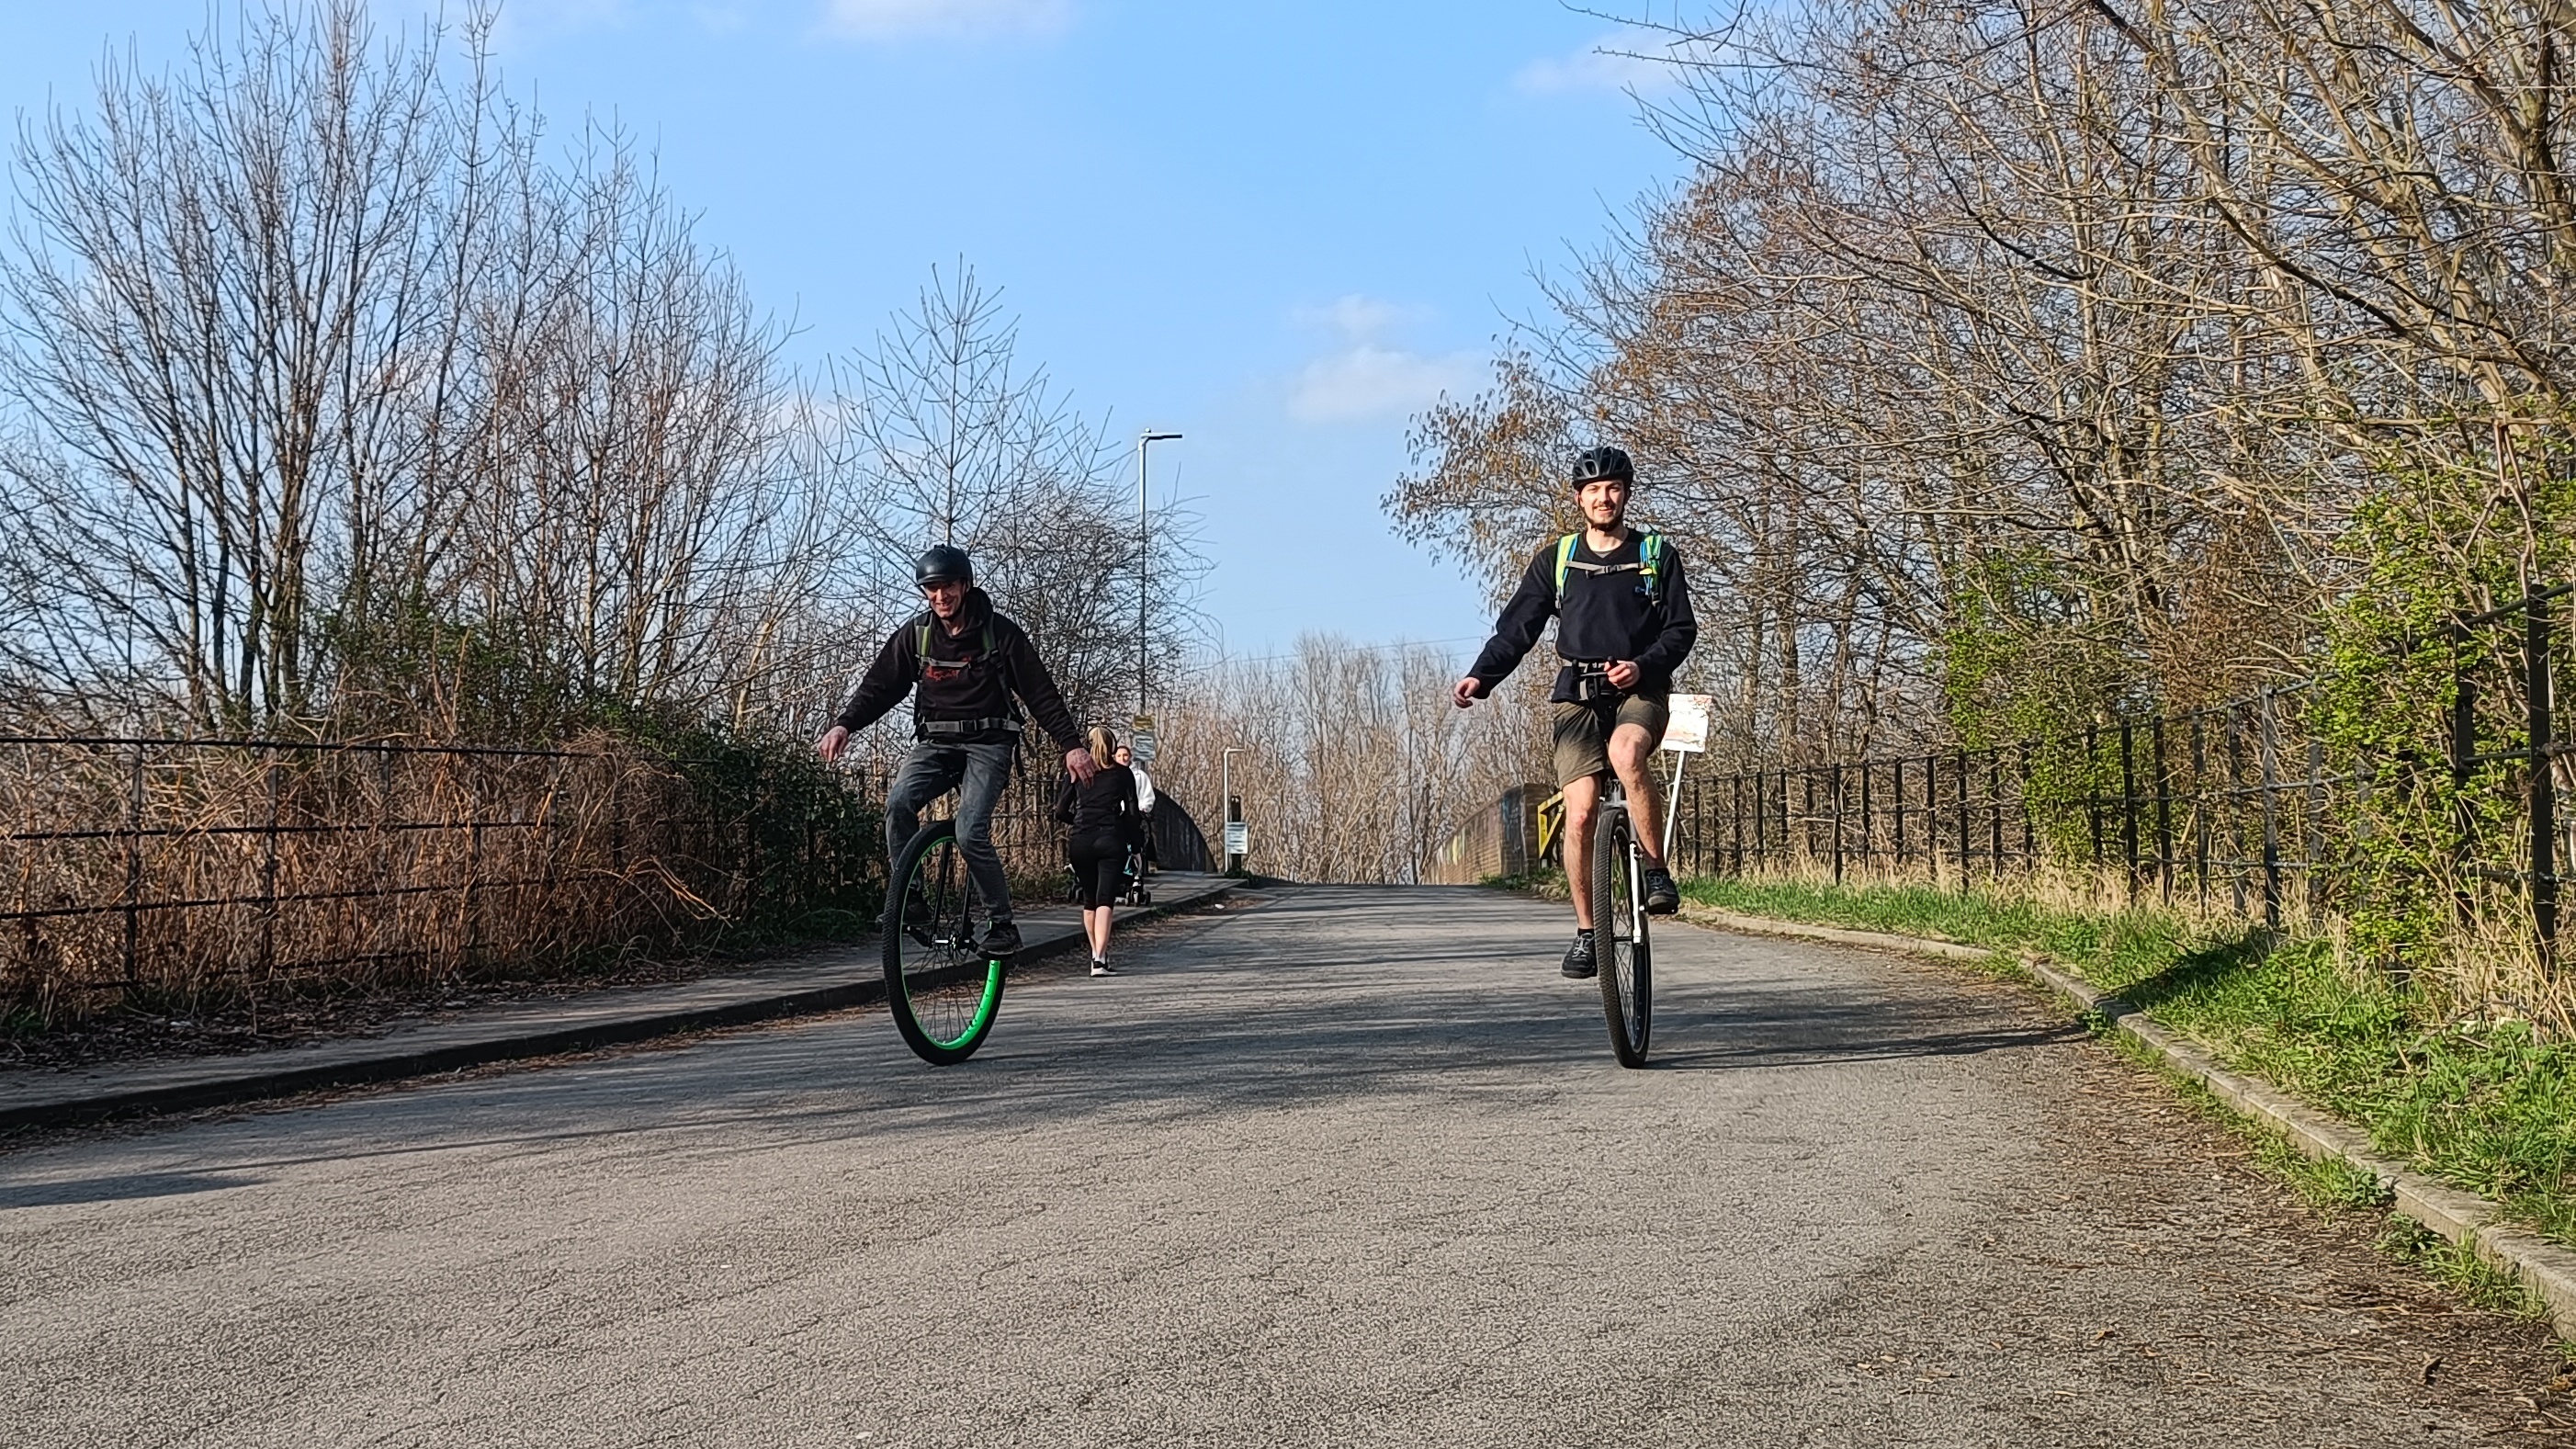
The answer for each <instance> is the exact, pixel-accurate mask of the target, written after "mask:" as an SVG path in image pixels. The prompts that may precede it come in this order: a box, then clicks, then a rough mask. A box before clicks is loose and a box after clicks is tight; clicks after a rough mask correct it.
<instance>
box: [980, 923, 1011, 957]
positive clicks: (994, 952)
mask: <svg viewBox="0 0 2576 1449" xmlns="http://www.w3.org/2000/svg"><path fill="white" fill-rule="evenodd" d="M1019 949H1020V928H1019V927H1017V926H1015V925H1012V924H1011V923H1010V922H1008V921H995V922H994V923H993V924H991V925H989V926H986V927H985V928H984V954H985V955H987V956H1008V955H1010V954H1011V953H1013V952H1015V951H1017V950H1019Z"/></svg>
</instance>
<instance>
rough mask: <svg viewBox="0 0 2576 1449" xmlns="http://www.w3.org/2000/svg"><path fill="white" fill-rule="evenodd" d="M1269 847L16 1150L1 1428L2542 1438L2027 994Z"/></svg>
mask: <svg viewBox="0 0 2576 1449" xmlns="http://www.w3.org/2000/svg"><path fill="white" fill-rule="evenodd" d="M1564 928H1565V919H1564V911H1563V908H1562V907H1555V906H1547V905H1543V904H1540V903H1536V902H1531V901H1526V900H1522V899H1519V898H1516V897H1508V896H1503V895H1499V894H1495V893H1490V892H1482V891H1472V890H1463V889H1453V890H1439V889H1420V890H1345V889H1322V888H1315V889H1301V890H1291V891H1284V892H1280V893H1278V894H1276V895H1275V896H1272V897H1270V898H1268V899H1266V900H1263V901H1256V902H1255V903H1253V904H1252V905H1251V906H1250V907H1249V908H1245V909H1236V910H1229V911H1227V912H1224V913H1222V914H1221V915H1215V916H1208V917H1201V918H1197V919H1193V920H1189V921H1183V922H1174V923H1170V924H1168V925H1165V926H1161V927H1157V928H1153V929H1152V930H1150V931H1149V932H1147V933H1145V934H1144V936H1143V937H1140V938H1139V939H1138V940H1137V941H1135V942H1132V943H1130V949H1128V950H1126V951H1125V952H1123V953H1122V954H1124V955H1125V957H1126V965H1127V968H1128V970H1127V973H1126V974H1124V975H1121V976H1119V977H1116V978H1113V979H1108V980H1092V979H1090V978H1088V977H1083V976H1076V975H1071V974H1056V975H1051V976H1050V975H1044V974H1041V975H1039V976H1037V977H1036V978H1034V979H1032V980H1030V981H1026V982H1022V983H1020V984H1018V985H1017V986H1015V988H1014V989H1013V992H1012V994H1011V996H1010V998H1009V1000H1008V1001H1007V1003H1006V1004H1005V1006H1004V1008H1003V1014H1002V1018H1001V1022H1000V1024H999V1026H998V1027H997V1028H996V1030H995V1033H994V1036H993V1038H992V1040H991V1041H990V1043H989V1044H988V1045H987V1046H986V1047H985V1049H984V1050H983V1052H982V1053H981V1054H980V1055H979V1056H977V1057H976V1058H975V1059H974V1060H973V1061H972V1062H970V1063H968V1064H967V1065H965V1066H963V1067H957V1068H950V1069H944V1070H941V1069H932V1068H929V1067H925V1066H922V1065H920V1064H919V1063H917V1062H916V1061H914V1060H913V1059H912V1058H911V1057H910V1056H909V1055H908V1054H907V1053H906V1052H905V1051H904V1049H903V1047H902V1045H901V1043H900V1042H899V1041H898V1040H897V1039H896V1036H895V1033H894V1031H893V1028H892V1027H891V1025H890V1024H889V1023H888V1022H887V1021H886V1019H885V1017H884V1015H883V1013H882V1012H881V1011H874V1010H870V1011H859V1012H850V1013H845V1014H843V1015H840V1016H835V1017H829V1018H822V1019H817V1020H813V1021H808V1022H803V1023H797V1024H791V1025H778V1026H769V1027H760V1028H746V1029H743V1030H739V1031H735V1032H730V1033H724V1034H718V1035H712V1036H708V1037H704V1038H700V1039H697V1040H694V1041H690V1042H687V1043H684V1044H680V1045H676V1046H668V1047H663V1048H659V1049H638V1050H632V1051H627V1052H622V1053H616V1054H604V1055H598V1056H592V1057H585V1058H580V1059H574V1060H569V1061H561V1062H556V1063H550V1064H544V1065H539V1066H534V1067H519V1068H513V1069H508V1070H494V1071H488V1072H485V1073H482V1074H479V1075H471V1076H467V1077H462V1078H455V1079H448V1080H443V1081H440V1082H436V1083H431V1084H423V1085H414V1086H410V1087H406V1088H397V1089H381V1090H374V1091H369V1092H364V1093H355V1094H349V1095H344V1096H340V1097H336V1098H330V1099H323V1100H316V1101H312V1102H309V1103H304V1104H298V1105H292V1106H288V1107H284V1108H276V1109H267V1110H260V1111H255V1112H250V1113H246V1114H239V1115H234V1116H229V1117H220V1118H207V1119H200V1120H194V1121H187V1122H175V1123H162V1124H157V1125H150V1126H145V1127H141V1128H133V1129H126V1130H123V1131H119V1132H114V1133H103V1132H90V1133H83V1134H79V1135H72V1136H57V1137H54V1138H51V1139H47V1140H44V1141H41V1142H39V1143H37V1144H35V1145H32V1146H25V1147H22V1148H21V1149H20V1150H18V1151H16V1152H14V1153H11V1154H8V1155H6V1156H0V1444H11V1445H16V1444H29V1445H45V1446H53V1445H118V1446H128V1445H180V1444H185V1445H226V1446H234V1445H241V1446H256V1445H296V1446H304V1445H360V1444H364V1445H473V1446H499V1445H521V1444H526V1445H634V1444H648V1443H653V1444H658V1443H670V1444H685V1445H744V1446H751V1445H761V1446H769V1445H832V1446H854V1445H863V1446H868V1449H882V1446H894V1445H968V1444H971V1445H1024V1444H1025V1445H1115V1446H1126V1445H1201V1444H1205V1445H1216V1444H1242V1445H1265V1446H1266V1445H1277V1444H1298V1445H1306V1444H1313V1445H1379V1444H1385V1445H1417V1444H1418V1445H1453V1444H1454V1445H1468V1444H1474V1445H1511V1446H1535V1445H1630V1444H1635V1445H1664V1444H1672V1445H1685V1444H1686V1445H1734V1444H1742V1445H1763V1446H1771V1445H1854V1446H1859V1445H1867V1446H1873V1449H1874V1446H1882V1445H1890V1444H1941V1445H1999V1444H2014V1445H2059V1444H2065V1445H2079V1444H2080V1445H2092V1444H2120V1445H2213V1446H2216V1445H2225V1446H2243V1445H2297V1446H2302V1449H2311V1446H2329V1445H2343V1444H2349V1445H2372V1446H2377V1445H2390V1444H2495V1443H2535V1442H2560V1441H2559V1440H2558V1439H2557V1437H2556V1435H2557V1430H2556V1428H2555V1427H2554V1426H2555V1425H2556V1424H2557V1423H2558V1421H2559V1420H2560V1419H2561V1418H2562V1417H2563V1410H2562V1407H2561V1406H2562V1405H2563V1403H2564V1384H2565V1380H2564V1379H2563V1378H2560V1379H2558V1380H2557V1386H2556V1387H2553V1386H2552V1380H2553V1378H2554V1377H2555V1376H2558V1375H2560V1374H2561V1371H2562V1366H2561V1363H2560V1360H2559V1357H2558V1353H2557V1349H2556V1347H2555V1345H2554V1341H2553V1340H2551V1339H2550V1338H2549V1336H2548V1335H2547V1334H2546V1332H2545V1331H2543V1330H2541V1329H2540V1328H2538V1327H2536V1326H2534V1325H2532V1324H2530V1323H2528V1322H2524V1321H2520V1320H2513V1319H2507V1318H2503V1317H2500V1316H2497V1315H2493V1314H2489V1313H2484V1312H2481V1311H2477V1310H2473V1309H2469V1308H2467V1307H2464V1306H2462V1305H2461V1304H2460V1303H2459V1302H2458V1301H2457V1300H2456V1299H2454V1298H2452V1297H2451V1296H2450V1295H2448V1294H2447V1293H2446V1292H2444V1291H2443V1290H2440V1289H2438V1288H2436V1287H2434V1286H2432V1285H2430V1284H2429V1283H2428V1282H2427V1281H2426V1280H2425V1279H2424V1278H2423V1277H2422V1276H2421V1275H2420V1274H2419V1273H2417V1272H2416V1271H2415V1270H2413V1269H2411V1268H2408V1267H2405V1266H2403V1265H2401V1264H2398V1263H2395V1262H2392V1261H2391V1260H2389V1259H2388V1258H2387V1257H2385V1256H2384V1255H2382V1254H2380V1253H2378V1252H2375V1251H2374V1250H2373V1249H2372V1248H2371V1247H2370V1246H2369V1238H2370V1234H2371V1232H2372V1230H2373V1229H2372V1225H2371V1224H2368V1223H2364V1222H2358V1221H2349V1220H2336V1219H2331V1218H2326V1217H2321V1216H2318V1215H2316V1214H2314V1213H2311V1212H2309V1211H2308V1210H2306V1209H2304V1208H2302V1207H2300V1206H2298V1205H2297V1204H2296V1203H2295V1202H2293V1201H2292V1200H2290V1199H2289V1198H2288V1197H2286V1196H2285V1195H2284V1193H2283V1192H2282V1191H2281V1190H2280V1189H2278V1188H2277V1187H2275V1186H2274V1185H2272V1184H2271V1183H2269V1182H2268V1181H2267V1180H2266V1179H2264V1178H2263V1177H2261V1176H2260V1175H2258V1174H2256V1173H2254V1172H2252V1171H2251V1170H2249V1169H2248V1168H2247V1167H2246V1166H2244V1165H2243V1163H2242V1162H2241V1161H2240V1160H2239V1159H2241V1157H2242V1155H2243V1152H2244V1148H2243V1145H2242V1144H2241V1143H2239V1142H2238V1141H2237V1140H2236V1139H2234V1138H2233V1137H2231V1136H2229V1135H2227V1134H2226V1133H2224V1132H2222V1131H2220V1130H2219V1129H2217V1128H2215V1127H2213V1126H2211V1125H2210V1124H2208V1123H2207V1122H2205V1121H2203V1120H2201V1119H2200V1118H2198V1117H2196V1116H2194V1115H2193V1114H2192V1113H2191V1112H2190V1111H2189V1110H2187V1109H2185V1108H2182V1107H2180V1106H2178V1105H2177V1104H2176V1101H2175V1099H2174V1097H2173V1096H2172V1093H2171V1091H2170V1090H2169V1089H2168V1088H2166V1087H2164V1086H2163V1085H2161V1084H2160V1083H2158V1082H2156V1081H2155V1080H2153V1079H2152V1078H2150V1077H2148V1076H2147V1075H2146V1074H2145V1073H2144V1072H2142V1071H2141V1070H2139V1069H2138V1068H2136V1067H2134V1066H2132V1065H2129V1064H2127V1063H2125V1062H2123V1061H2122V1060H2120V1059H2119V1058H2118V1057H2116V1056H2115V1055H2114V1054H2113V1053H2111V1052H2110V1051H2109V1050H2108V1049H2107V1048H2105V1047H2103V1046H2101V1045H2100V1044H2098V1043H2096V1042H2094V1041H2092V1040H2091V1039H2089V1038H2087V1037H2085V1036H2084V1035H2083V1034H2082V1033H2080V1032H2079V1031H2077V1030H2075V1029H2074V1028H2073V1027H2072V1026H2070V1025H2069V1024H2068V1023H2067V1022H2066V1020H2065V1017H2064V1015H2063V1013H2062V1012H2060V1011H2058V1010H2056V1009H2055V1008H2053V1007H2051V1006H2049V1005H2048V1004H2046V1003H2045V1002H2043V1001H2042V1000H2040V999H2039V998H2038V997H2037V996H2035V995H2033V994H2030V993H2028V992H2026V991H2024V990H2022V989H2019V988H2014V987H2010V986H2006V985H2002V984H1998V983H1995V982H1991V981H1986V980H1982V979H1980V978H1977V977H1975V976H1973V975H1970V974H1967V973H1965V972H1962V971H1960V970H1957V969H1954V968H1949V967H1941V966H1930V965H1922V964H1917V963H1910V962H1904V961H1899V960H1896V959H1893V958H1889V957H1884V956H1878V955H1873V954H1870V953H1865V952H1857V951H1850V950H1845V949H1840V948H1834V947H1824V946H1816V945H1809V944H1804V943H1790V942H1781V941H1772V940H1760V939H1754V938H1748V937H1737V936H1726V935H1720V934H1716V933H1711V932H1704V931H1699V930H1695V929H1685V928H1681V927H1669V928H1667V929H1666V930H1665V932H1664V933H1663V935H1662V937H1661V942H1660V961H1661V970H1660V972H1659V977H1658V999H1657V1029H1656V1047H1657V1052H1656V1062H1655V1065H1654V1066H1653V1067H1652V1068H1651V1069H1649V1070H1646V1071H1625V1070H1622V1069H1621V1068H1619V1067H1618V1066H1616V1065H1615V1064H1614V1063H1613V1062H1612V1060H1611V1057H1610V1053H1609V1046H1608V1042H1607V1039H1606V1036H1605V1032H1604V1029H1603V1025H1602V1020H1601V1014H1600V1008H1599V997H1598V993H1597V992H1596V991H1595V990H1594V989H1593V988H1592V987H1591V986H1590V985H1589V984H1588V983H1574V982H1567V981H1564V980H1562V979H1561V978H1559V977H1558V976H1557V974H1556V970H1555V962H1554V956H1555V952H1556V950H1557V949H1558V948H1559V947H1560V945H1561V939H1562V935H1563V932H1564Z"/></svg>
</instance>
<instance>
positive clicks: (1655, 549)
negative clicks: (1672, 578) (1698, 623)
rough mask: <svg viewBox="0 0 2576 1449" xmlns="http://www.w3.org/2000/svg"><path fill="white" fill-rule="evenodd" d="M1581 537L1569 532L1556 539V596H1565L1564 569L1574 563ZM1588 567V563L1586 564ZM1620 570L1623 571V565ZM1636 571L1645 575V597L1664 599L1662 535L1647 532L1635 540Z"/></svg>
mask: <svg viewBox="0 0 2576 1449" xmlns="http://www.w3.org/2000/svg"><path fill="white" fill-rule="evenodd" d="M1581 538H1582V535H1581V534H1579V533H1569V534H1567V535H1566V536H1565V537H1563V538H1560V539H1558V540H1557V541H1556V596H1557V598H1558V599H1560V600H1562V599H1563V598H1564V597H1565V574H1566V570H1567V569H1569V568H1571V567H1573V565H1574V546H1575V544H1576V542H1577V541H1579V540H1580V539H1581ZM1586 567H1590V565H1586ZM1619 571H1620V572H1625V566H1624V565H1623V566H1622V567H1621V569H1620V570H1619ZM1637 572H1638V573H1640V574H1643V575H1645V579H1646V597H1648V598H1650V599H1652V600H1654V601H1655V602H1657V603H1662V602H1663V599H1664V536H1663V535H1662V534H1660V533H1649V534H1646V535H1645V536H1643V537H1642V538H1640V539H1638V540H1637Z"/></svg>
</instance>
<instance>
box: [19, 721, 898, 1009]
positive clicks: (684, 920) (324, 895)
mask: <svg viewBox="0 0 2576 1449" xmlns="http://www.w3.org/2000/svg"><path fill="white" fill-rule="evenodd" d="M845 795H847V792H844V791H838V790H817V789H815V788H813V787H812V785H811V777H810V776H809V777H807V778H806V780H805V781H803V782H800V781H799V780H798V779H796V778H795V777H791V776H787V775H784V774H781V773H779V772H775V771H764V770H763V769H761V768H760V766H759V765H758V763H757V761H756V760H755V759H753V758H752V757H749V756H745V757H741V758H712V759H705V760H681V761H664V760H655V759H649V758H645V757H643V756H640V755H638V754H636V753H634V752H633V751H631V750H627V749H622V748H619V747H617V746H615V745H614V744H612V743H608V742H602V743H600V744H599V745H597V746H594V747H587V748H582V747H575V748H564V749H506V748H493V747H483V746H473V745H462V744H412V743H395V742H308V741H289V740H272V739H167V738H143V737H111V736H26V735H15V736H0V826H5V829H0V1009H20V1010H24V1009H29V1008H33V1009H36V1010H38V1011H40V1012H42V1013H44V1014H46V1015H48V1016H50V1015H53V1014H57V1013H61V1012H66V1011H68V1012H70V1013H72V1014H75V1015H78V1014H82V1013H84V1012H86V1011H88V1010H90V1009H92V1008H94V1007H95V1006H97V1005H99V1004H101V1002H102V1000H104V999H108V998H113V999H118V1000H124V1001H127V1002H138V1001H139V1002H146V1003H148V1002H153V1001H158V1000H164V999H166V1000H168V1001H170V1002H174V1003H176V1002H185V1001H188V1000H193V999H197V998H199V997H201V996H202V995H203V994H204V993H206V992H208V991H210V990H225V989H246V990H250V991H252V992H254V993H255V992H257V991H258V990H260V989H262V988H266V987H273V986H287V985H317V986H331V987H341V986H347V985H351V984H357V985H364V984H369V983H374V982H381V981H386V980H393V979H410V978H423V979H437V978H442V977H449V976H455V975H460V974H469V973H474V972H478V971H483V970H488V969H491V968H493V967H495V966H503V965H507V964H511V963H518V962H524V961H527V960H530V959H533V958H548V959H551V960H554V961H556V962H558V963H563V962H567V961H578V960H580V959H582V958H584V957H591V956H596V955H598V954H600V953H603V952H616V951H620V950H624V949H627V948H630V947H633V946H635V945H637V944H639V943H640V944H643V945H647V946H653V945H669V944H672V943H676V942H679V941H683V940H686V939H688V938H690V937H692V936H693V935H696V934H698V933H700V932H702V931H704V930H705V929H707V928H709V927H710V926H712V925H716V924H720V923H726V922H736V921H744V920H752V919H772V918H779V917H788V916H794V915H797V914H800V913H804V912H810V911H813V910H818V909H859V910H864V909H873V905H874V902H875V901H876V900H877V899H878V898H879V897H880V896H881V894H882V884H881V879H880V877H881V875H882V863H881V859H880V857H881V855H882V851H881V850H880V849H861V848H859V846H860V845H861V844H862V843H863V842H867V841H872V840H873V839H874V838H875V826H874V816H873V811H872V809H862V808H859V806H858V804H857V801H856V797H850V798H838V797H842V796H845Z"/></svg>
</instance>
